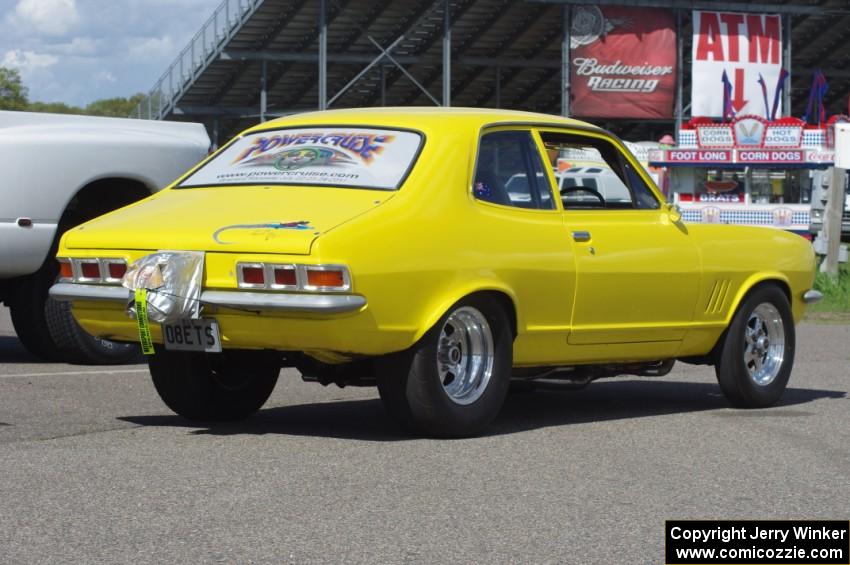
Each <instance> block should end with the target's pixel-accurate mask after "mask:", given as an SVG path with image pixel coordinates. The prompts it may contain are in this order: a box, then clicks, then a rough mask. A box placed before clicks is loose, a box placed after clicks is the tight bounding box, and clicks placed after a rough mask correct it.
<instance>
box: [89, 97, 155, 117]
mask: <svg viewBox="0 0 850 565" xmlns="http://www.w3.org/2000/svg"><path fill="white" fill-rule="evenodd" d="M144 97H145V95H144V94H143V93H141V92H139V93H137V94H134V95H133V96H131V97H129V98H124V97H117V98H104V99H102V100H95V101H94V102H92V103H91V104H89V105H88V106H86V107H85V110H83V113H84V114H88V115H89V116H112V117H116V118H126V117H127V116H129V115H130V112H132V111H133V110H134V109H135V108H136V106H138V105H139V102H141V100H142V99H143V98H144Z"/></svg>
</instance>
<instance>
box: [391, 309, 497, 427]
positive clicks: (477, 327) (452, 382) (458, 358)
mask: <svg viewBox="0 0 850 565" xmlns="http://www.w3.org/2000/svg"><path fill="white" fill-rule="evenodd" d="M510 327H511V326H510V322H509V320H508V316H507V314H506V313H505V311H504V309H503V308H502V306H501V305H499V304H498V303H497V302H495V301H493V300H488V299H486V298H482V297H470V298H466V299H464V300H461V301H460V302H458V303H456V304H455V305H454V306H452V307H451V308H450V309H449V311H448V312H447V313H446V314H445V315H444V316H443V317H442V318H441V319H440V321H439V322H437V324H436V325H435V326H434V327H433V328H431V329H430V330H429V331H428V332H427V333H426V334H425V335H424V336H423V337H422V338H421V339H420V340H419V341H418V342H417V343H416V345H414V346H413V347H411V348H410V349H408V350H407V351H403V352H401V353H397V354H394V355H390V356H387V357H385V358H382V359H381V360H379V361H378V363H377V368H378V391H379V392H380V395H381V400H382V401H383V403H384V406H385V407H386V409H387V412H389V414H390V415H391V416H392V417H393V419H395V420H396V421H397V422H398V423H399V424H400V425H401V426H402V427H403V428H404V429H405V430H407V431H409V432H412V433H418V434H425V435H429V436H438V437H468V436H474V435H477V434H479V433H481V432H482V431H483V430H484V429H485V428H486V427H487V426H488V425H489V424H490V423H491V422H492V421H493V419H494V418H495V417H496V415H497V414H498V413H499V410H501V408H502V404H504V401H505V396H506V394H507V392H508V386H509V384H510V376H511V365H512V359H513V338H512V334H511V330H510Z"/></svg>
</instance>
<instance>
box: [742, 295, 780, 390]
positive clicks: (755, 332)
mask: <svg viewBox="0 0 850 565" xmlns="http://www.w3.org/2000/svg"><path fill="white" fill-rule="evenodd" d="M744 340H745V346H744V365H745V366H746V368H747V373H748V374H749V376H750V379H752V381H753V382H754V383H755V384H757V385H759V386H767V385H769V384H770V383H772V382H773V380H774V379H775V378H776V375H778V374H779V370H780V369H781V368H782V361H783V359H784V358H785V326H784V325H783V324H782V316H781V315H780V314H779V310H777V308H776V307H775V306H774V305H773V304H770V303H768V302H764V303H762V304H759V305H758V306H756V307H755V308H754V309H753V311H752V313H751V314H750V317H749V318H748V319H747V325H746V327H745V328H744Z"/></svg>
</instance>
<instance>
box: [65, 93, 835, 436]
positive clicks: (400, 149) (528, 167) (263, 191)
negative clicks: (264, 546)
mask: <svg viewBox="0 0 850 565" xmlns="http://www.w3.org/2000/svg"><path fill="white" fill-rule="evenodd" d="M577 154H579V155H584V156H587V157H588V159H590V160H592V161H593V162H594V163H596V165H595V166H596V167H598V168H599V169H600V171H598V172H599V173H600V174H599V175H597V176H598V177H600V178H602V177H605V178H607V179H608V180H606V183H607V184H608V186H606V190H605V192H604V194H603V193H602V192H601V191H600V190H597V188H598V187H594V186H593V183H592V182H590V181H587V182H585V183H583V185H581V186H568V185H564V186H561V187H559V184H558V182H556V178H555V175H554V172H553V164H554V163H555V162H556V161H557V159H558V158H560V156H568V155H577ZM615 185H616V186H615ZM555 187H559V188H555ZM58 258H59V261H60V266H61V279H60V281H59V282H58V283H57V284H56V285H55V286H53V288H52V289H51V294H52V296H53V297H55V298H57V299H59V300H65V301H70V302H72V309H73V313H74V315H75V316H76V318H77V320H78V321H79V323H80V324H81V325H82V326H83V328H85V329H86V330H87V331H88V332H90V333H92V334H93V335H96V336H100V337H103V338H108V339H110V340H117V341H138V340H139V339H140V336H141V339H142V342H143V345H145V346H146V347H147V348H148V349H149V350H150V351H153V354H152V355H150V357H149V365H150V372H151V375H152V378H153V382H154V384H155V386H156V389H157V391H158V392H159V394H160V395H161V397H162V399H163V400H164V402H165V403H166V404H167V405H168V406H169V407H170V408H171V409H172V410H174V411H175V412H176V413H178V414H180V415H182V416H185V417H187V418H190V419H196V420H212V421H214V420H232V419H238V418H244V417H246V416H248V415H250V414H252V413H253V412H255V411H256V410H258V409H259V408H260V407H261V406H262V405H263V403H264V402H265V401H266V400H267V398H268V396H269V394H270V393H271V391H272V389H273V387H274V385H275V383H276V380H277V378H278V373H279V369H280V367H281V366H294V367H296V368H298V369H299V370H300V371H301V372H302V374H303V376H304V378H305V380H311V381H318V382H320V383H322V384H329V383H336V384H338V385H341V386H343V385H375V384H376V385H377V387H378V390H379V392H380V396H381V398H382V400H383V401H384V403H385V405H386V408H387V410H388V411H389V412H390V413H391V415H392V416H393V417H394V418H395V419H397V420H398V421H399V422H400V423H401V424H402V425H403V426H404V427H406V428H407V429H409V430H413V431H415V432H419V433H424V434H429V435H437V436H465V435H472V434H476V433H479V432H481V431H482V430H483V429H484V428H485V427H486V426H487V425H488V424H489V423H490V422H491V421H492V420H493V418H495V416H496V415H497V413H498V412H499V410H500V408H501V406H502V404H503V401H504V399H505V395H506V393H507V391H508V387H509V383H510V380H511V379H512V378H513V379H535V378H543V377H545V378H547V379H551V378H557V379H563V380H566V381H572V382H574V383H579V384H585V383H587V382H590V381H591V380H593V379H596V378H599V377H604V376H613V375H618V374H636V375H644V376H657V375H662V374H665V373H666V372H668V371H669V370H670V368H671V367H672V364H673V362H674V361H675V360H676V359H680V360H684V361H686V362H692V363H708V364H714V365H715V367H716V370H717V376H718V380H719V382H720V386H721V388H722V390H723V392H724V393H725V394H726V396H727V397H728V399H729V401H730V402H731V403H732V404H734V405H736V406H742V407H759V406H767V405H771V404H773V403H775V402H776V401H777V400H778V399H779V397H780V395H781V394H782V392H783V391H784V389H785V386H786V383H787V382H788V378H789V376H790V373H791V367H792V364H793V359H794V347H795V345H794V344H795V342H794V324H795V323H796V322H798V321H799V320H800V318H801V317H802V316H803V312H804V310H805V307H806V303H807V302H812V301H815V300H817V299H818V298H819V294H818V293H817V292H816V291H814V290H812V288H811V287H812V281H813V277H814V255H813V252H812V249H811V245H810V244H809V242H807V241H806V240H805V239H803V238H801V237H799V236H797V235H793V234H789V233H786V232H784V231H781V230H777V229H769V228H753V227H737V226H729V225H706V224H699V225H691V224H684V223H683V222H682V220H681V215H680V214H679V212H678V211H677V210H676V209H675V208H674V207H672V206H670V205H668V204H665V202H664V200H663V199H662V197H661V195H660V194H659V192H658V190H657V188H656V187H655V186H654V185H653V183H652V181H651V180H650V178H649V176H648V175H647V173H646V171H645V170H644V169H643V167H641V166H640V164H639V163H638V162H637V161H636V160H635V158H634V157H633V156H632V155H631V154H630V153H629V152H628V151H627V150H626V149H625V147H624V146H623V144H622V143H621V142H620V141H619V140H618V139H617V138H616V137H614V136H612V135H611V134H609V133H607V132H605V131H603V130H601V129H599V128H597V127H594V126H591V125H588V124H585V123H582V122H578V121H574V120H570V119H565V118H560V117H557V116H550V115H540V114H532V113H524V112H513V111H496V110H484V109H461V108H454V109H443V108H428V109H422V108H384V109H360V110H340V111H330V112H319V113H307V114H301V115H297V116H292V117H287V118H283V119H279V120H275V121H272V122H267V123H263V124H261V125H258V126H256V127H253V128H251V129H249V130H247V131H245V132H244V133H242V134H241V135H239V136H238V137H236V138H235V139H234V140H233V141H231V142H230V143H229V144H228V145H226V146H225V147H223V148H221V149H220V150H219V151H218V152H217V153H215V154H214V155H212V156H210V157H209V158H208V159H206V160H205V161H204V162H202V163H201V164H200V165H198V166H197V167H196V168H195V169H193V170H191V171H189V172H188V173H187V174H186V175H184V176H183V177H182V178H180V179H179V180H178V181H176V182H175V183H174V184H173V185H172V186H170V187H169V188H168V189H166V190H164V191H162V192H160V193H158V194H155V195H153V196H151V197H150V198H147V199H146V200H143V201H141V202H138V203H136V204H133V205H130V206H128V207H126V208H123V209H121V210H118V211H116V212H112V213H110V214H107V215H106V216H102V217H100V218H98V219H95V220H93V221H90V222H88V223H85V224H83V225H81V226H79V227H77V228H76V229H73V230H70V231H68V232H67V233H66V234H65V236H64V237H63V238H62V241H61V245H60V247H59V252H58ZM148 341H152V342H153V344H155V345H153V346H151V344H150V343H147V342H148Z"/></svg>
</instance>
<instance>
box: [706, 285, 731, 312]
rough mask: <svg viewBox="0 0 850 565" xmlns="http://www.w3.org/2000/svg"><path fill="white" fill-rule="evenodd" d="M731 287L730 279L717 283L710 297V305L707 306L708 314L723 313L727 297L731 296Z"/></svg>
mask: <svg viewBox="0 0 850 565" xmlns="http://www.w3.org/2000/svg"><path fill="white" fill-rule="evenodd" d="M729 286H731V285H730V281H729V279H724V280H720V281H715V283H714V288H713V289H712V290H711V295H710V296H709V297H708V304H706V305H705V313H706V314H719V313H720V312H722V311H723V306H724V304H725V303H726V295H727V294H729Z"/></svg>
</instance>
